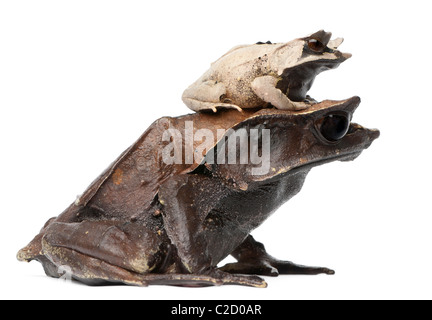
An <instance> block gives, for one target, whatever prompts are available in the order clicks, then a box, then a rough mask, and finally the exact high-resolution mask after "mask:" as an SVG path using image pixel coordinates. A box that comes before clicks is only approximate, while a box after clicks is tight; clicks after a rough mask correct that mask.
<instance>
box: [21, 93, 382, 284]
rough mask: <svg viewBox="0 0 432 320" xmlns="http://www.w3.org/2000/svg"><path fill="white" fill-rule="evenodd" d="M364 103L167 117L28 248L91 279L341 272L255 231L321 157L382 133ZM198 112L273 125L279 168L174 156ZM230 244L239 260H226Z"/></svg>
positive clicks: (25, 253)
mask: <svg viewBox="0 0 432 320" xmlns="http://www.w3.org/2000/svg"><path fill="white" fill-rule="evenodd" d="M359 103H360V99H359V98H358V97H353V98H351V99H347V100H344V101H329V100H327V101H323V102H321V103H318V104H315V105H313V106H311V107H310V108H308V109H307V110H302V111H287V110H278V109H275V108H271V109H261V110H258V111H257V110H243V112H241V113H240V112H238V111H236V110H221V112H219V113H218V114H211V113H195V114H191V115H185V116H181V117H177V118H170V117H165V118H161V119H159V120H157V121H156V122H154V123H153V124H152V125H151V126H150V127H149V128H148V129H147V131H146V132H145V133H144V134H143V135H142V136H141V137H140V138H139V139H138V141H136V142H135V143H134V144H133V145H132V146H131V147H130V148H129V149H127V150H126V151H125V152H124V153H123V154H122V155H121V156H120V157H119V158H118V159H117V160H116V161H115V162H114V163H113V164H112V165H111V166H110V167H109V168H108V169H107V170H106V171H105V172H104V173H103V174H102V175H100V176H99V177H98V178H97V179H96V180H95V181H94V182H93V183H92V184H91V185H90V186H89V187H88V189H87V190H86V191H85V192H84V193H83V195H82V196H81V197H80V198H79V199H77V201H76V202H75V203H72V204H71V205H70V206H69V207H68V208H67V209H66V210H65V211H64V212H63V213H62V214H61V215H60V216H58V217H57V218H52V219H51V220H49V221H48V222H47V223H46V224H45V226H44V227H43V229H42V230H41V232H40V233H39V234H38V235H37V236H36V237H35V238H34V240H33V241H32V242H30V244H28V245H27V246H26V247H25V248H23V249H22V250H20V251H19V253H18V259H19V260H22V261H31V260H37V261H39V262H41V263H42V264H43V266H44V269H45V272H46V273H47V275H49V276H52V277H60V276H61V272H60V271H59V270H62V269H61V268H63V267H64V266H68V270H70V272H71V275H72V278H73V279H76V280H79V281H82V282H84V283H87V284H114V283H124V284H130V285H140V286H146V285H150V284H167V285H181V286H206V285H222V284H238V285H248V286H255V287H265V286H266V282H265V281H264V280H263V279H261V278H260V277H258V275H269V276H277V275H279V274H320V273H325V274H333V273H334V271H332V270H330V269H327V268H321V267H307V266H301V265H297V264H294V263H292V262H289V261H282V260H278V259H276V258H274V257H272V256H270V255H269V254H268V253H267V252H266V250H265V249H264V246H263V245H262V244H261V243H259V242H257V241H255V240H254V239H253V237H252V236H251V235H250V232H251V231H252V230H254V229H255V228H256V227H258V226H259V225H260V224H261V223H263V222H264V221H265V220H266V219H267V218H268V217H269V216H270V215H271V214H272V213H273V212H274V211H276V210H277V209H278V207H280V206H281V205H282V204H283V203H284V202H286V201H288V200H289V199H290V198H291V197H293V196H294V195H296V194H297V193H298V192H299V191H300V189H301V188H302V185H303V182H304V180H305V178H306V176H307V174H308V172H309V171H310V170H311V168H312V167H314V166H318V165H321V164H324V163H327V162H331V161H336V160H341V161H347V160H353V159H355V158H356V157H357V156H358V155H359V154H360V153H361V152H362V150H364V149H366V148H368V147H369V146H370V144H371V143H372V141H373V140H374V139H376V138H377V137H378V136H379V131H377V130H369V129H366V128H364V127H362V126H360V125H358V124H354V123H351V118H352V114H353V112H354V110H355V109H356V108H357V106H358V105H359ZM187 121H192V122H193V124H194V130H200V129H204V128H205V129H208V130H212V131H213V132H215V136H216V131H217V130H218V129H225V130H228V129H234V130H237V129H243V128H244V129H246V131H247V132H249V131H250V130H251V129H254V128H255V129H256V128H258V129H268V130H270V131H269V132H270V139H269V143H270V158H269V159H270V170H268V172H265V173H264V174H261V175H256V174H253V170H252V169H253V168H254V165H252V164H241V163H239V162H237V163H233V164H218V163H217V162H216V163H211V164H210V163H206V157H205V154H202V155H201V156H200V157H198V159H196V161H195V162H194V163H193V164H181V163H174V164H166V163H164V161H162V150H163V148H164V147H166V145H167V143H168V142H167V141H163V140H164V139H162V136H163V134H164V132H166V130H168V129H170V128H174V129H176V130H179V131H180V132H182V131H183V130H184V129H185V123H186V122H187ZM198 143H199V142H195V145H194V147H196V146H197V144H198ZM221 146H222V147H226V145H224V144H220V143H219V144H218V145H216V143H215V146H214V148H213V149H211V150H207V154H208V153H210V152H217V151H218V150H217V148H222V147H221ZM219 151H220V150H219ZM228 255H232V256H233V257H235V258H236V259H237V260H238V262H237V263H231V264H228V265H225V266H224V267H222V268H218V267H217V265H218V263H220V262H221V261H222V260H223V259H224V258H225V257H227V256H228Z"/></svg>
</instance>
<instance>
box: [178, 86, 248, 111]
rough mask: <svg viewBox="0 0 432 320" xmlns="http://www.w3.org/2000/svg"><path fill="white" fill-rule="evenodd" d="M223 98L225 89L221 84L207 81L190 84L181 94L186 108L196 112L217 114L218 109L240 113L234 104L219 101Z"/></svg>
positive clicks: (239, 109)
mask: <svg viewBox="0 0 432 320" xmlns="http://www.w3.org/2000/svg"><path fill="white" fill-rule="evenodd" d="M224 96H226V87H225V85H224V84H223V83H222V82H218V81H216V80H207V81H204V82H199V81H198V82H195V83H194V84H192V85H191V86H190V87H189V88H187V89H186V90H185V91H184V92H183V96H182V100H183V102H184V103H185V104H186V106H188V108H190V109H192V110H194V111H197V112H198V111H202V110H212V111H213V112H217V108H218V107H223V108H231V109H237V110H238V111H242V109H241V108H240V107H239V106H237V105H235V104H232V103H226V102H224V101H221V100H223V97H224Z"/></svg>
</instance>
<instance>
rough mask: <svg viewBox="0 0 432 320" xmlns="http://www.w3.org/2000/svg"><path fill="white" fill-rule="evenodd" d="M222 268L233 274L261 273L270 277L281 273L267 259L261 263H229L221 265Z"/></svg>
mask: <svg viewBox="0 0 432 320" xmlns="http://www.w3.org/2000/svg"><path fill="white" fill-rule="evenodd" d="M220 270H221V271H224V272H228V273H232V274H259V275H263V276H270V277H277V276H278V275H279V272H278V270H277V269H276V268H275V267H273V266H271V265H270V264H269V263H267V262H265V261H264V262H259V263H247V262H236V263H228V264H226V265H224V266H223V267H221V268H220Z"/></svg>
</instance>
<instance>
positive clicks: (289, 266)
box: [271, 259, 335, 275]
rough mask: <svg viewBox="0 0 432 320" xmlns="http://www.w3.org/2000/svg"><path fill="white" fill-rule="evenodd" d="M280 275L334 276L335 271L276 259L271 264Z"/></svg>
mask: <svg viewBox="0 0 432 320" xmlns="http://www.w3.org/2000/svg"><path fill="white" fill-rule="evenodd" d="M271 264H272V266H274V267H275V268H276V269H277V270H278V272H279V274H304V275H317V274H327V275H334V274H335V271H334V270H332V269H329V268H323V267H309V266H303V265H300V264H295V263H293V262H291V261H280V260H276V259H274V260H273V261H272V262H271Z"/></svg>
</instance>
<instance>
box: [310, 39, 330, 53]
mask: <svg viewBox="0 0 432 320" xmlns="http://www.w3.org/2000/svg"><path fill="white" fill-rule="evenodd" d="M308 47H309V49H311V50H312V51H315V52H324V49H325V48H326V46H325V45H324V44H323V43H322V42H321V41H318V40H317V39H310V40H309V41H308Z"/></svg>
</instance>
